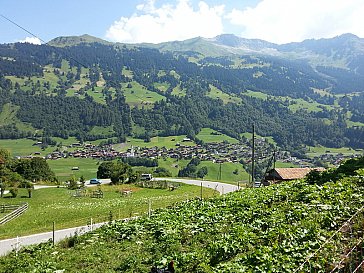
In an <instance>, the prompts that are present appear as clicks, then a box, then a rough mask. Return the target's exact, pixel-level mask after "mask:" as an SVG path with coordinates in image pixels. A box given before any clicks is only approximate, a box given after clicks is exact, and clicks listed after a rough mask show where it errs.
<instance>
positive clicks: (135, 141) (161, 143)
mask: <svg viewBox="0 0 364 273" xmlns="http://www.w3.org/2000/svg"><path fill="white" fill-rule="evenodd" d="M185 137H186V136H168V137H158V136H157V137H152V138H151V139H150V142H144V140H143V139H139V138H128V141H127V142H126V143H125V144H126V145H114V148H115V149H116V150H118V151H126V150H127V149H128V148H130V147H131V146H134V147H136V146H138V147H146V148H151V147H160V148H161V147H166V148H167V149H170V148H176V143H180V144H182V140H183V139H184V138H185ZM183 145H185V146H193V145H195V143H194V142H192V141H188V142H183Z"/></svg>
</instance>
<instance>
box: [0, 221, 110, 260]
mask: <svg viewBox="0 0 364 273" xmlns="http://www.w3.org/2000/svg"><path fill="white" fill-rule="evenodd" d="M104 224H105V223H99V224H93V225H92V229H96V228H99V227H100V226H102V225H104ZM90 230H91V226H82V227H75V228H67V229H62V230H56V231H55V233H54V241H55V242H58V241H61V240H63V239H64V238H66V237H71V236H73V235H75V233H77V234H82V233H85V232H88V231H90ZM52 237H53V232H52V231H51V232H44V233H38V234H34V235H29V236H23V237H18V238H12V239H6V240H1V241H0V256H2V255H6V254H7V253H9V252H10V251H12V250H16V249H17V248H18V249H19V248H20V247H22V246H27V245H32V244H38V243H43V242H47V241H48V240H52Z"/></svg>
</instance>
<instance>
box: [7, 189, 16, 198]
mask: <svg viewBox="0 0 364 273" xmlns="http://www.w3.org/2000/svg"><path fill="white" fill-rule="evenodd" d="M9 192H10V194H11V197H12V198H15V197H17V196H18V188H11V189H10V190H9Z"/></svg>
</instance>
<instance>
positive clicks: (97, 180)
mask: <svg viewBox="0 0 364 273" xmlns="http://www.w3.org/2000/svg"><path fill="white" fill-rule="evenodd" d="M90 184H97V185H100V184H101V181H100V180H99V179H97V178H92V179H90Z"/></svg>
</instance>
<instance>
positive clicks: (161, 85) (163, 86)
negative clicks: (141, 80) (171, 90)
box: [154, 82, 170, 92]
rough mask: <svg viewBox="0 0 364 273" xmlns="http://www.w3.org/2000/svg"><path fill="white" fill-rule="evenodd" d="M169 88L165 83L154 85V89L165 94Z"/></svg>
mask: <svg viewBox="0 0 364 273" xmlns="http://www.w3.org/2000/svg"><path fill="white" fill-rule="evenodd" d="M169 86H170V84H169V83H166V82H164V83H159V82H156V83H154V87H155V88H158V89H159V90H160V91H162V92H166V91H167V89H168V87H169Z"/></svg>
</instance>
